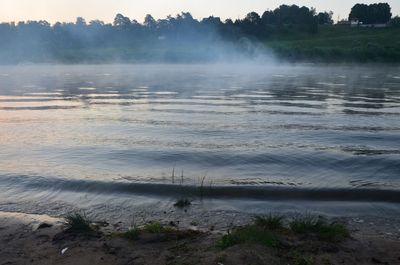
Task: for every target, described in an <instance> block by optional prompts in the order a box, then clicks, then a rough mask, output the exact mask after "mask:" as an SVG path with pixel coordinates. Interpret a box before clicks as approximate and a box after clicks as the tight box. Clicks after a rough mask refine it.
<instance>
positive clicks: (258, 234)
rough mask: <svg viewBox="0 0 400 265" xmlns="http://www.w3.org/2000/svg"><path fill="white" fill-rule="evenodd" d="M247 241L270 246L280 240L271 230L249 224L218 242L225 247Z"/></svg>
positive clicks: (273, 245)
mask: <svg viewBox="0 0 400 265" xmlns="http://www.w3.org/2000/svg"><path fill="white" fill-rule="evenodd" d="M245 242H253V243H259V244H262V245H265V246H268V247H276V246H278V240H277V239H276V237H275V236H274V235H273V234H272V233H271V232H270V231H269V230H267V229H264V228H262V227H259V226H256V225H247V226H244V227H240V228H236V229H234V230H233V231H231V232H230V233H228V234H226V235H224V236H223V237H222V238H221V239H220V240H219V241H218V242H217V246H218V247H219V248H222V249H225V248H228V247H231V246H234V245H237V244H241V243H245Z"/></svg>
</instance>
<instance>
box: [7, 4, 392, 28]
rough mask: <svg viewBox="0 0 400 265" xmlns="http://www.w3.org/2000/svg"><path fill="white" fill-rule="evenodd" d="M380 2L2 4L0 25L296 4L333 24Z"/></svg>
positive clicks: (242, 11)
mask: <svg viewBox="0 0 400 265" xmlns="http://www.w3.org/2000/svg"><path fill="white" fill-rule="evenodd" d="M377 2H382V1H344V0H338V1H336V3H335V4H332V3H327V2H326V1H321V0H312V1H278V0H273V1H268V3H266V2H265V1H262V0H250V1H239V0H219V1H218V2H216V1H210V0H204V1H202V3H199V2H198V1H195V0H185V1H183V0H170V1H168V3H167V2H165V1H160V0H147V1H144V0H138V1H135V2H134V3H133V2H131V1H129V0H118V1H111V0H96V1H95V0H87V1H85V2H82V1H78V0H58V1H50V0H37V1H35V2H33V1H30V0H3V6H2V9H1V10H0V22H12V21H14V22H16V21H27V20H47V21H48V22H50V23H55V22H57V21H60V22H74V21H75V19H76V17H84V18H85V19H86V20H88V21H90V20H95V19H99V20H102V21H104V22H107V23H108V22H112V21H113V19H114V17H115V15H116V14H117V13H122V14H124V15H125V16H128V17H130V18H131V19H136V20H137V21H139V22H142V21H143V18H144V16H145V15H146V14H151V15H152V16H153V17H155V18H156V19H159V18H165V17H166V16H168V15H176V14H177V13H180V12H190V13H191V14H192V15H193V17H195V18H197V19H199V18H203V17H208V16H211V15H213V16H218V17H221V18H222V19H226V18H232V19H237V18H243V17H244V16H245V15H246V14H247V13H249V12H251V11H255V12H258V13H259V14H260V15H261V14H262V13H263V12H264V11H265V10H268V9H275V8H277V7H278V6H280V5H282V4H288V5H291V4H297V5H300V6H302V5H304V6H307V7H314V8H316V9H317V11H320V12H323V11H333V12H334V16H333V19H334V20H338V18H340V19H344V18H347V16H348V14H349V12H350V9H351V7H352V6H353V5H354V4H356V3H365V4H371V3H377ZM384 2H387V3H389V4H390V5H391V7H392V14H393V16H395V15H398V14H400V1H394V0H391V1H384Z"/></svg>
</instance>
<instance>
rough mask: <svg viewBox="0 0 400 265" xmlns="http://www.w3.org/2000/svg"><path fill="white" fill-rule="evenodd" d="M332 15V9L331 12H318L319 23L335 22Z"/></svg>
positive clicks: (330, 23) (328, 23)
mask: <svg viewBox="0 0 400 265" xmlns="http://www.w3.org/2000/svg"><path fill="white" fill-rule="evenodd" d="M332 16H333V12H332V11H330V12H329V13H328V12H323V13H322V12H321V13H318V15H317V19H318V24H319V25H332V24H333V19H332Z"/></svg>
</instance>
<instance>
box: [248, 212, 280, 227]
mask: <svg viewBox="0 0 400 265" xmlns="http://www.w3.org/2000/svg"><path fill="white" fill-rule="evenodd" d="M283 220H284V217H283V216H280V215H272V214H270V215H267V216H256V217H255V220H254V224H255V225H257V226H260V227H264V228H266V229H270V230H277V229H280V228H282V227H283Z"/></svg>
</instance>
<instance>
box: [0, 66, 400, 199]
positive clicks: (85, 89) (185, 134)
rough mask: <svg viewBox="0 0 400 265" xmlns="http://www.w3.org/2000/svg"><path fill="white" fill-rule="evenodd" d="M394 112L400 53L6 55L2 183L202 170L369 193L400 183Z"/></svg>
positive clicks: (133, 178) (255, 183) (123, 180)
mask: <svg viewBox="0 0 400 265" xmlns="http://www.w3.org/2000/svg"><path fill="white" fill-rule="evenodd" d="M399 114H400V68H399V67H394V66H393V67H389V66H387V67H380V66H363V67H351V66H321V65H297V66H296V65H260V64H205V65H201V64H197V65H184V64H160V65H152V64H145V65H74V66H64V65H25V66H1V67H0V190H2V191H3V192H5V191H10V190H14V191H15V190H20V191H23V193H24V194H25V195H24V196H29V194H30V190H32V193H31V194H33V193H36V194H38V193H39V194H42V195H43V194H53V195H54V194H58V193H60V192H63V189H65V190H68V191H73V192H81V191H85V192H101V193H110V192H118V190H122V191H124V192H125V193H126V192H127V193H129V191H130V190H132V193H135V191H138V189H139V190H140V188H137V187H136V188H135V186H129V185H131V184H132V183H142V184H146V186H143V187H145V188H143V189H146V190H151V189H152V188H151V187H152V186H151V185H147V184H168V185H169V186H165V187H169V189H172V187H173V186H174V185H180V183H181V182H182V181H183V184H184V185H191V186H195V185H199V183H200V182H201V179H202V178H203V176H206V179H205V183H206V184H205V185H207V186H212V187H215V188H216V190H217V191H218V187H220V186H234V187H248V186H251V187H269V188H273V189H275V188H278V189H286V188H296V189H299V190H302V189H311V190H314V191H316V190H317V191H318V190H324V189H331V190H341V189H346V190H347V189H349V190H350V191H351V190H354V191H359V190H368V191H373V192H375V195H371V200H374V196H376V194H378V193H379V190H393V191H399V190H400V175H399V173H400V115H399ZM182 176H183V177H182ZM116 183H118V184H116ZM121 185H122V186H121ZM123 185H128V186H126V187H125V188H124V186H123ZM130 187H131V188H130ZM139 187H140V186H139ZM161 190H163V189H162V188H160V186H159V185H154V190H153V191H152V192H154V193H157V191H161ZM172 190H173V189H172ZM164 191H165V190H164ZM172 192H174V191H172ZM221 192H226V194H228V192H227V191H226V190H223V189H221ZM236 192H238V193H236V194H237V195H238V194H240V192H239V191H236ZM216 193H217V192H216ZM3 194H4V193H3ZM10 196H11V195H10ZM43 196H44V195H43ZM46 196H47V195H46ZM229 196H233V197H234V196H235V193H229ZM316 196H317V195H316ZM332 196H334V195H332ZM350 197H351V196H350ZM350 197H349V199H352V198H353V197H352V198H350ZM355 197H357V196H355ZM366 198H367V197H366V196H364V199H366ZM377 200H379V199H377ZM384 200H385V199H384Z"/></svg>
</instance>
